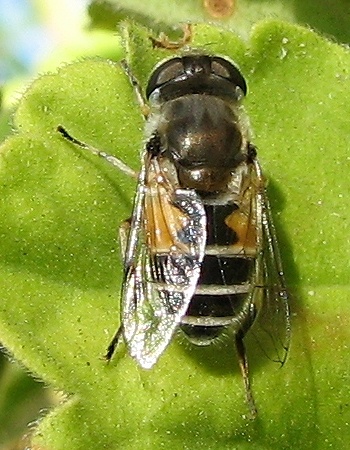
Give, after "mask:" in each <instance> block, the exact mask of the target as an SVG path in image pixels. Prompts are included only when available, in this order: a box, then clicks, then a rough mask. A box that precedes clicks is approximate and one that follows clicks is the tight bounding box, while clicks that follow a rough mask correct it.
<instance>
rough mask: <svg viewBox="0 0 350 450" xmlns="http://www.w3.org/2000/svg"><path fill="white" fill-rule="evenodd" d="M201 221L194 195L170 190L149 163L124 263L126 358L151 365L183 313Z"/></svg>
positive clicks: (197, 258)
mask: <svg viewBox="0 0 350 450" xmlns="http://www.w3.org/2000/svg"><path fill="white" fill-rule="evenodd" d="M205 242H206V217H205V211H204V207H203V205H202V203H201V201H200V199H199V197H198V196H197V194H196V193H195V192H194V191H193V190H183V189H174V188H173V187H172V186H171V183H169V181H168V180H167V178H166V177H165V175H164V173H162V172H161V169H160V168H159V165H158V163H157V161H156V160H151V161H150V162H149V163H148V167H147V166H146V169H145V170H144V171H142V172H141V174H140V179H139V185H138V189H137V194H136V200H135V205H134V213H133V218H132V222H131V229H130V235H129V240H128V246H127V250H126V257H125V284H124V292H123V312H122V320H123V330H124V337H125V340H126V342H127V344H128V346H129V350H130V354H131V355H132V356H133V357H134V358H135V359H136V360H137V361H138V362H139V364H140V365H141V366H142V367H144V368H150V367H152V366H153V364H155V362H156V361H157V359H158V358H159V356H160V355H161V354H162V352H163V351H164V349H165V348H166V346H167V345H168V343H169V341H170V339H171V337H172V335H173V333H174V330H175V328H176V326H177V324H178V323H179V322H180V320H181V318H182V316H183V315H184V314H185V313H186V310H187V307H188V304H189V302H190V300H191V298H192V296H193V294H194V292H195V289H196V285H197V281H198V278H199V274H200V268H201V262H202V260H203V256H204V249H205Z"/></svg>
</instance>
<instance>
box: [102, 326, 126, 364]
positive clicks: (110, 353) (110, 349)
mask: <svg viewBox="0 0 350 450" xmlns="http://www.w3.org/2000/svg"><path fill="white" fill-rule="evenodd" d="M122 334H123V325H120V327H119V328H118V329H117V331H116V333H115V335H114V336H113V339H112V340H111V343H110V344H109V346H108V347H107V352H106V354H105V359H106V361H107V362H109V361H110V360H111V359H112V356H113V355H114V352H115V350H116V348H117V346H118V343H119V340H120V337H121V336H122Z"/></svg>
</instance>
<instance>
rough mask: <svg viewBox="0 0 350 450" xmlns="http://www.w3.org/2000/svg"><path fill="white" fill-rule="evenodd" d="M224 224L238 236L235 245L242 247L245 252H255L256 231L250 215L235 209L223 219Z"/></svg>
mask: <svg viewBox="0 0 350 450" xmlns="http://www.w3.org/2000/svg"><path fill="white" fill-rule="evenodd" d="M225 223H226V225H227V226H228V227H229V228H231V230H233V231H234V232H235V233H236V235H237V238H238V241H237V242H235V244H234V245H235V247H236V246H237V247H242V250H243V251H244V252H246V253H251V252H252V251H253V253H256V247H257V231H256V226H255V222H254V220H252V217H251V216H249V215H247V214H245V213H244V212H242V211H241V210H240V209H237V210H236V211H234V212H233V213H232V214H230V215H229V216H228V217H226V219H225Z"/></svg>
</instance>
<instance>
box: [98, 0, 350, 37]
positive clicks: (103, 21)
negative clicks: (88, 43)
mask: <svg viewBox="0 0 350 450" xmlns="http://www.w3.org/2000/svg"><path fill="white" fill-rule="evenodd" d="M89 16H90V18H91V27H92V28H94V27H96V28H104V29H108V30H115V28H116V24H117V23H118V22H119V21H121V20H125V19H130V18H132V19H134V20H137V21H138V22H140V23H142V24H144V25H145V26H147V27H151V28H152V29H153V30H155V31H157V32H158V31H166V32H167V33H168V32H170V33H172V28H173V27H174V26H176V27H178V26H179V24H181V23H208V21H210V22H211V23H216V24H220V26H222V27H224V28H226V29H229V30H231V31H233V32H235V33H238V34H239V35H240V36H241V37H243V38H245V39H248V37H249V35H250V30H251V27H252V25H253V24H255V23H257V22H258V21H261V20H266V19H276V18H278V19H280V20H285V21H287V22H290V23H298V24H301V25H305V26H308V27H312V28H314V29H317V30H318V31H320V32H322V33H324V34H325V35H326V36H331V37H332V38H335V39H337V40H338V41H339V42H343V43H345V44H347V43H349V42H350V27H349V21H350V4H349V1H348V0H333V1H332V2H331V3H330V2H329V0H318V1H317V2H310V1H309V2H307V1H302V0H297V1H293V2H291V1H290V0H270V1H268V2H267V1H261V0H240V1H236V0H202V1H198V0H178V1H176V2H171V1H168V2H164V1H162V0H148V1H147V2H146V3H145V2H140V1H139V0H104V1H101V0H92V1H91V3H90V6H89Z"/></svg>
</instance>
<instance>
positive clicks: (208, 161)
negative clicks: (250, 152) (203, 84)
mask: <svg viewBox="0 0 350 450" xmlns="http://www.w3.org/2000/svg"><path fill="white" fill-rule="evenodd" d="M157 133H158V134H159V136H160V140H161V146H162V148H163V149H164V150H163V151H164V154H165V155H166V156H167V157H168V158H169V159H170V160H171V161H173V163H174V165H175V167H176V170H177V172H178V177H179V182H180V185H181V186H182V187H184V188H190V189H195V190H197V191H201V192H218V191H222V190H224V189H225V188H226V187H227V183H228V182H229V180H230V177H231V172H232V171H233V170H234V169H235V168H236V167H237V166H238V165H239V163H240V162H242V160H243V159H244V156H243V151H244V147H245V145H244V144H245V137H244V136H243V135H242V132H241V130H240V124H239V119H238V117H237V115H236V113H235V111H234V108H233V107H232V106H231V105H230V103H228V102H227V101H225V100H223V99H221V98H218V97H215V96H213V95H202V94H191V95H184V96H181V97H180V98H177V99H175V100H171V101H169V102H166V103H164V104H163V106H162V108H161V112H160V116H159V120H158V123H157Z"/></svg>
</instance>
